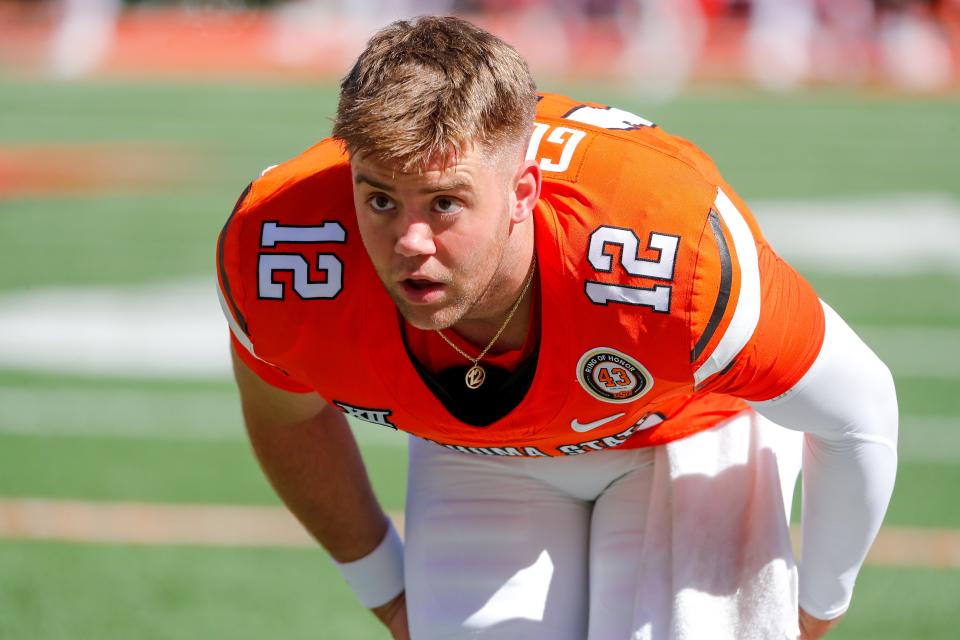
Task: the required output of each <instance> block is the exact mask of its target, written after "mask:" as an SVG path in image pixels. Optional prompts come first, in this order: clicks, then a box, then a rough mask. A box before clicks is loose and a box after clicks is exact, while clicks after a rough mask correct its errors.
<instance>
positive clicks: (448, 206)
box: [433, 198, 463, 214]
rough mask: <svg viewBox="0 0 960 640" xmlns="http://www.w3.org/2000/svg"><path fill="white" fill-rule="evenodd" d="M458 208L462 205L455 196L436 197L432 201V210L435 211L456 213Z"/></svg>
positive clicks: (461, 207)
mask: <svg viewBox="0 0 960 640" xmlns="http://www.w3.org/2000/svg"><path fill="white" fill-rule="evenodd" d="M460 209H463V205H462V204H460V201H459V200H457V199H455V198H437V199H436V200H434V201H433V210H434V211H436V212H437V213H442V214H451V213H457V212H458V211H460Z"/></svg>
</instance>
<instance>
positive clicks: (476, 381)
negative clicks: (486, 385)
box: [463, 364, 487, 389]
mask: <svg viewBox="0 0 960 640" xmlns="http://www.w3.org/2000/svg"><path fill="white" fill-rule="evenodd" d="M486 379H487V372H486V371H484V370H483V367H481V366H480V365H479V364H475V365H473V366H472V367H470V368H469V369H468V370H467V375H465V376H464V377H463V381H464V382H465V383H466V385H467V386H468V387H469V388H471V389H479V388H480V385H482V384H483V381H484V380H486Z"/></svg>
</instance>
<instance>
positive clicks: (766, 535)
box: [634, 414, 802, 640]
mask: <svg viewBox="0 0 960 640" xmlns="http://www.w3.org/2000/svg"><path fill="white" fill-rule="evenodd" d="M739 418H740V419H734V420H732V421H730V422H729V423H727V425H725V426H720V427H718V428H716V429H712V430H710V431H707V432H703V433H700V434H697V435H695V436H692V437H690V438H686V439H684V440H680V441H678V442H674V443H671V444H669V445H667V446H664V447H659V448H658V451H657V453H656V461H655V476H654V486H653V488H652V500H651V503H650V509H649V513H648V521H647V530H646V535H645V537H644V544H643V551H642V558H641V571H640V575H641V581H642V582H641V585H640V588H639V589H638V590H637V594H638V597H637V601H636V604H635V609H634V629H636V630H637V631H636V632H635V633H634V640H713V639H724V640H726V639H730V640H733V639H736V640H753V639H757V640H761V639H762V640H768V639H777V640H782V639H784V638H790V639H791V640H792V639H794V638H796V637H797V636H798V635H799V628H798V624H797V570H796V563H795V561H794V557H793V551H792V549H791V545H790V532H789V526H788V520H789V509H790V504H791V498H792V492H793V486H794V483H795V481H796V478H797V474H798V473H799V470H800V459H801V450H802V447H801V442H802V434H801V433H799V432H794V431H788V430H787V429H784V428H782V427H779V426H777V425H775V424H773V423H772V422H770V421H768V420H766V419H764V418H762V417H761V416H758V415H756V414H753V416H752V418H751V419H750V420H749V421H747V420H743V419H742V418H743V416H740V417H739ZM664 585H671V587H670V588H664Z"/></svg>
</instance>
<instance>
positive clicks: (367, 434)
mask: <svg viewBox="0 0 960 640" xmlns="http://www.w3.org/2000/svg"><path fill="white" fill-rule="evenodd" d="M105 408H109V410H108V411H107V410H104V409H105ZM352 424H353V427H354V434H355V435H356V437H357V440H358V441H359V442H360V444H361V445H363V446H386V447H397V448H403V447H405V446H406V436H405V435H404V434H402V433H398V432H396V431H394V430H392V429H387V428H384V427H380V426H377V425H373V424H369V423H366V422H356V421H353V422H352ZM242 425H243V421H242V418H241V416H240V408H239V402H238V400H237V396H236V392H234V391H229V390H217V389H209V390H203V391H191V390H186V389H168V388H164V387H157V388H156V389H150V388H116V387H109V386H105V387H91V388H66V389H63V388H59V387H57V388H44V387H31V386H8V387H3V386H0V433H10V434H22V435H34V436H74V437H76V436H79V437H113V438H126V439H143V438H146V439H156V440H182V441H187V442H189V441H195V440H207V441H210V440H213V441H226V442H238V441H242V440H244V439H245V435H244V431H243V426H242ZM900 458H901V460H903V461H913V462H936V463H944V464H956V463H957V461H958V460H960V417H957V416H912V415H905V416H902V418H901V428H900Z"/></svg>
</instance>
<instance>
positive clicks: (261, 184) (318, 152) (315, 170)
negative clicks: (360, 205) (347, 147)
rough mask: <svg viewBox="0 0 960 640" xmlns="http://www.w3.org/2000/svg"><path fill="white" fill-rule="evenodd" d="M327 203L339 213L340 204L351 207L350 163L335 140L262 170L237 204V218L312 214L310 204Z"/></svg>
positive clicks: (235, 212)
mask: <svg viewBox="0 0 960 640" xmlns="http://www.w3.org/2000/svg"><path fill="white" fill-rule="evenodd" d="M320 201H322V202H324V204H325V209H326V210H328V211H337V210H338V209H340V208H342V207H338V206H336V205H337V204H340V203H349V204H351V209H349V210H348V212H349V211H352V201H353V195H352V190H351V186H350V163H349V159H348V156H347V154H346V153H345V151H344V150H343V147H342V145H341V144H340V143H339V142H338V141H337V140H334V139H332V138H326V139H324V140H321V141H320V142H318V143H317V144H315V145H313V146H312V147H310V148H309V149H307V150H306V151H304V152H302V153H300V154H299V155H297V156H295V157H293V158H291V159H289V160H287V161H285V162H282V163H280V164H275V165H271V166H269V167H267V168H266V169H264V170H263V171H261V173H260V175H259V176H258V177H256V178H255V179H254V180H253V181H252V182H251V183H250V185H249V186H248V187H247V189H246V190H245V191H244V193H243V195H242V198H241V200H240V201H239V202H238V203H237V207H236V209H235V211H234V217H236V216H244V217H256V216H257V215H267V216H269V215H272V214H274V213H275V212H276V210H278V209H282V210H283V212H284V215H285V217H287V218H288V219H289V217H290V216H296V215H298V212H302V215H309V212H310V211H311V210H312V209H313V207H311V206H310V205H311V203H312V204H313V205H314V207H315V205H316V203H317V202H320Z"/></svg>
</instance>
